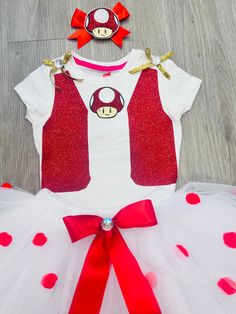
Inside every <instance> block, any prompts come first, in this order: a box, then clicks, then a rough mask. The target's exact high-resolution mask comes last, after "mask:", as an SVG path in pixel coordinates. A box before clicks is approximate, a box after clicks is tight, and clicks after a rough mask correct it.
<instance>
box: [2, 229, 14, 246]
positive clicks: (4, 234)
mask: <svg viewBox="0 0 236 314" xmlns="http://www.w3.org/2000/svg"><path fill="white" fill-rule="evenodd" d="M11 242H12V236H11V235H10V234H9V233H7V232H1V233H0V245H1V246H8V245H10V244H11Z"/></svg>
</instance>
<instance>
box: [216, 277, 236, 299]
mask: <svg viewBox="0 0 236 314" xmlns="http://www.w3.org/2000/svg"><path fill="white" fill-rule="evenodd" d="M217 285H218V287H220V288H221V289H222V290H223V291H224V292H225V293H226V294H228V295H232V294H235V293H236V282H235V281H233V279H231V278H229V277H225V278H221V279H220V280H219V281H218V282H217Z"/></svg>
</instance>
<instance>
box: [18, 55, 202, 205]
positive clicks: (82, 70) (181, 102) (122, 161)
mask: <svg viewBox="0 0 236 314" xmlns="http://www.w3.org/2000/svg"><path fill="white" fill-rule="evenodd" d="M72 55H73V56H72V58H71V59H70V61H69V62H68V63H67V64H66V66H65V68H66V70H67V71H69V73H70V75H71V76H72V77H76V78H83V79H84V81H83V82H81V83H80V82H76V81H74V84H75V86H76V88H77V90H78V91H79V94H80V96H81V98H82V99H83V102H84V104H85V106H86V107H87V109H88V151H89V171H90V177H91V180H90V182H89V183H88V186H87V187H86V188H84V189H82V190H80V191H73V192H66V193H63V192H60V195H61V196H62V197H66V198H68V199H71V200H72V201H73V202H74V201H78V202H80V205H82V206H85V207H89V208H91V207H100V206H103V207H105V208H109V207H113V206H122V205H125V204H127V203H131V202H133V201H137V200H141V199H145V198H151V199H152V200H153V201H154V202H158V201H159V200H160V199H162V198H164V197H167V196H168V195H169V193H170V192H173V191H174V189H175V185H176V184H175V182H173V183H171V184H164V185H145V184H142V185H141V184H137V183H136V182H134V180H133V179H132V178H131V175H130V174H131V159H132V158H131V150H130V132H129V117H128V106H129V103H130V102H131V99H132V97H133V93H134V91H135V88H136V87H137V84H138V83H139V79H140V76H141V75H142V73H141V72H138V73H136V74H130V73H129V70H131V69H133V68H134V67H137V66H139V65H141V64H144V63H146V62H147V58H146V56H145V52H144V51H142V50H136V49H133V50H131V52H130V53H129V54H128V55H127V56H126V57H124V58H122V59H121V60H118V61H116V62H97V61H92V60H89V59H86V58H83V57H81V56H79V55H78V54H76V53H75V52H72ZM122 64H123V66H122V69H120V70H114V71H111V72H109V71H107V70H106V69H108V70H109V69H115V68H116V67H118V68H119V66H120V65H122ZM162 65H163V67H164V68H165V69H166V70H167V72H168V73H169V74H170V76H171V78H170V80H168V79H167V78H166V77H165V76H164V75H163V74H162V73H161V72H160V71H159V69H157V67H153V68H152V69H153V70H154V71H156V72H157V76H158V86H156V88H157V89H158V93H159V96H160V100H161V106H162V109H163V112H164V113H165V114H166V115H167V116H168V117H169V119H170V120H171V123H172V127H173V137H174V146H175V147H174V149H175V155H176V161H177V166H178V164H179V154H180V145H181V137H182V132H181V122H180V119H181V116H182V115H183V114H184V113H185V112H187V111H188V110H190V109H191V107H192V104H193V101H194V99H195V97H196V94H197V92H198V90H199V87H200V85H201V80H200V79H198V78H196V77H193V76H191V75H189V74H188V73H186V72H185V71H183V70H182V69H180V68H179V67H178V66H176V64H175V63H174V62H173V61H171V60H166V61H165V62H163V63H162ZM88 66H89V67H90V68H88ZM99 67H100V68H99ZM101 70H102V71H101ZM145 71H146V70H145ZM145 71H143V72H145ZM49 72H50V67H48V66H45V65H41V66H40V67H39V68H37V69H36V70H35V71H33V72H32V73H31V74H30V75H29V76H28V77H26V78H25V79H24V80H23V81H22V82H21V83H19V84H18V85H17V86H16V87H15V91H16V92H17V93H18V95H19V96H20V97H21V99H22V101H23V102H24V103H25V105H26V108H27V114H26V118H27V119H28V120H29V121H30V122H31V123H32V126H33V133H34V140H35V145H36V148H37V151H38V154H39V156H40V169H42V168H41V166H42V137H43V127H44V125H45V123H46V122H47V121H48V120H49V119H50V117H51V115H52V112H53V107H54V99H55V87H54V86H53V84H52V82H51V80H50V76H49ZM106 72H109V73H108V74H105V73H106ZM104 74H105V75H104ZM56 75H57V74H56ZM60 75H61V74H60ZM147 83H148V82H147ZM142 88H145V81H144V84H143V85H142ZM147 88H148V86H147ZM97 98H99V99H100V100H102V103H103V104H109V103H112V101H113V102H115V100H116V105H114V107H112V106H109V105H104V106H102V105H101V104H100V103H99V102H98V100H96V99H97ZM95 100H96V101H95ZM95 102H96V104H95ZM93 104H95V105H94V107H93V106H92V105H93ZM121 107H122V109H121ZM147 108H148V103H147ZM137 123H138V121H137ZM139 136H140V135H139ZM65 149H66V147H65ZM144 153H145V152H144ZM77 170H78V169H74V171H75V172H76V171H77ZM42 175H43V174H42V173H41V171H40V177H41V178H42Z"/></svg>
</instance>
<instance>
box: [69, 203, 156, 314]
mask: <svg viewBox="0 0 236 314" xmlns="http://www.w3.org/2000/svg"><path fill="white" fill-rule="evenodd" d="M63 220H64V223H65V225H66V228H67V230H68V232H69V235H70V238H71V241H72V242H76V241H79V240H80V239H83V238H85V237H87V236H90V235H92V234H95V235H96V236H95V238H94V240H93V242H92V244H91V246H90V248H89V250H88V253H87V256H86V259H85V262H84V265H83V269H82V272H81V274H80V278H79V281H78V283H77V287H76V290H75V293H74V296H73V300H72V303H71V306H70V310H69V314H85V313H89V314H99V313H100V308H101V305H102V300H103V296H104V292H105V288H106V283H107V280H108V276H109V272H110V266H111V264H112V265H113V268H114V270H115V273H116V277H117V279H118V282H119V285H120V288H121V291H122V294H123V297H124V299H125V302H126V305H127V308H128V311H129V313H130V314H137V313H148V314H161V310H160V308H159V305H158V303H157V300H156V298H155V295H154V293H153V291H152V289H151V286H150V284H149V283H148V281H147V279H146V278H145V276H144V275H143V273H142V271H141V269H140V267H139V265H138V262H137V261H136V259H135V257H134V256H133V254H132V253H131V251H130V250H129V248H128V246H127V244H126V243H125V241H124V239H123V237H122V235H121V233H120V231H119V229H118V227H119V228H140V227H150V226H155V225H156V224H157V220H156V216H155V212H154V208H153V205H152V202H151V201H150V200H144V201H139V202H136V203H133V204H130V205H128V206H126V207H124V208H123V209H121V210H120V211H119V212H118V213H117V214H116V215H115V216H114V217H113V218H112V219H111V218H105V219H103V218H101V217H99V216H95V215H78V216H66V217H64V218H63Z"/></svg>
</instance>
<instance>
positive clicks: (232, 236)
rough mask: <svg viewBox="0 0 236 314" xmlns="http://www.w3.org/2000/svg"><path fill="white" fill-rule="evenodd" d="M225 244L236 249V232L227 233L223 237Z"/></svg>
mask: <svg viewBox="0 0 236 314" xmlns="http://www.w3.org/2000/svg"><path fill="white" fill-rule="evenodd" d="M223 239H224V243H225V245H227V246H228V247H230V248H232V249H236V232H226V233H225V234H224V235H223Z"/></svg>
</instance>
